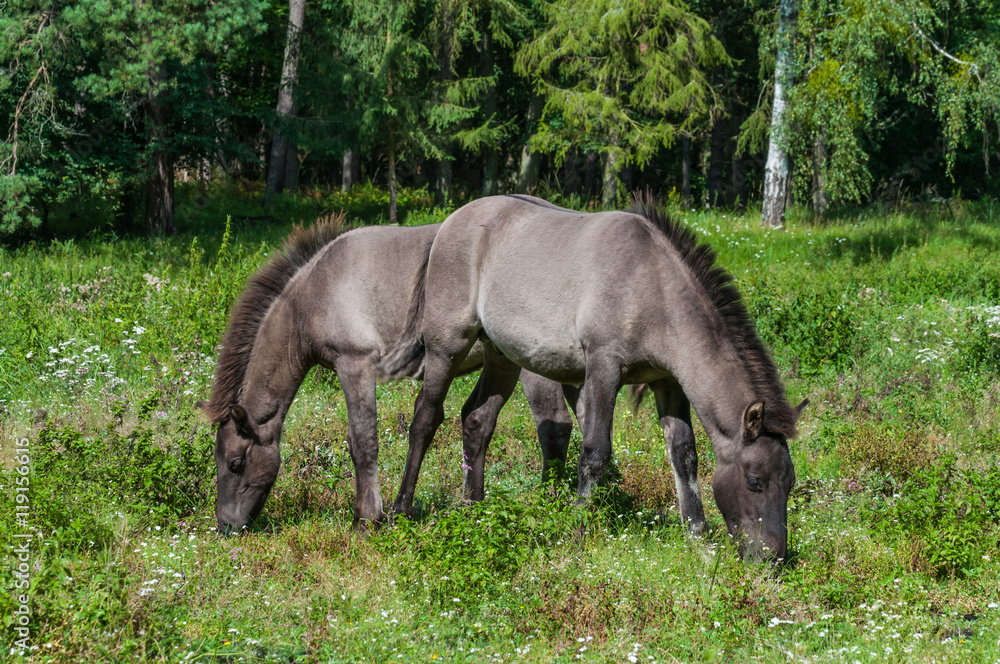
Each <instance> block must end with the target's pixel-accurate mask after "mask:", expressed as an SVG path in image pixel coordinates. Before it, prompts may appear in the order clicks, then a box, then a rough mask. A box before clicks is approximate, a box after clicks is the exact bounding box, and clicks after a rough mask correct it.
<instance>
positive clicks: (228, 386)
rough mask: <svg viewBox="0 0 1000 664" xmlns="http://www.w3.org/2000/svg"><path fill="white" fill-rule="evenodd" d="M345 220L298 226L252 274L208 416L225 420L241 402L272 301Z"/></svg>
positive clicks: (225, 342)
mask: <svg viewBox="0 0 1000 664" xmlns="http://www.w3.org/2000/svg"><path fill="white" fill-rule="evenodd" d="M342 224H343V215H336V216H331V217H326V218H323V219H320V220H318V221H316V223H314V224H313V225H312V226H310V227H308V228H301V227H297V228H295V230H293V231H292V234H291V235H289V236H288V238H287V239H286V240H285V243H284V244H283V245H282V247H281V249H280V250H278V252H277V253H276V254H275V255H274V256H273V257H272V258H271V260H270V261H268V262H267V264H266V265H264V267H262V268H260V269H259V270H257V273H256V274H254V275H253V276H252V277H250V280H249V281H248V282H247V286H246V288H245V289H244V291H243V294H242V295H241V296H240V299H239V300H238V301H237V302H236V304H235V305H234V306H233V311H232V313H231V314H230V316H229V325H228V327H227V328H226V333H225V335H224V336H223V339H222V351H221V352H220V353H219V361H218V363H217V364H216V368H215V381H214V383H213V384H212V398H211V399H210V400H209V402H208V404H207V405H205V407H204V413H205V415H206V417H208V419H209V420H210V421H212V422H223V421H225V420H226V419H227V418H228V417H229V407H230V406H231V405H233V404H235V403H237V401H238V399H239V392H240V388H241V387H242V386H243V379H244V378H245V377H246V369H247V364H248V363H249V361H250V353H251V351H252V350H253V347H254V342H255V341H256V339H257V333H258V332H259V331H260V326H261V323H263V322H264V317H265V316H266V315H267V312H268V310H270V308H271V305H272V304H274V301H275V300H276V299H277V298H278V296H279V295H281V293H282V292H284V290H285V286H287V285H288V282H289V281H291V279H292V277H294V276H295V274H296V273H297V272H298V271H299V270H301V269H302V267H303V266H305V265H306V263H308V262H309V261H310V260H311V259H312V258H313V257H314V256H315V255H316V254H317V253H319V251H320V250H321V249H323V247H325V246H326V245H328V244H330V243H331V242H332V241H333V240H335V239H336V238H337V237H339V236H340V235H341V226H342Z"/></svg>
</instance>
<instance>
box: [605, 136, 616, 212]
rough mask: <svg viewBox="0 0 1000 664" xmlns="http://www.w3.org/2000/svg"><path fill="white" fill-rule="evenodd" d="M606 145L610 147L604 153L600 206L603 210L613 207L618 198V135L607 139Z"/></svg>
mask: <svg viewBox="0 0 1000 664" xmlns="http://www.w3.org/2000/svg"><path fill="white" fill-rule="evenodd" d="M608 146H609V147H610V148H611V150H609V151H608V152H605V153H604V184H603V186H602V187H601V206H602V207H603V208H604V209H605V210H610V209H612V208H614V206H615V203H616V202H617V200H618V171H619V170H620V166H619V163H618V152H617V150H616V148H617V147H618V137H617V136H611V137H610V138H609V139H608Z"/></svg>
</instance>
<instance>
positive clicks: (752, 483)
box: [747, 477, 764, 491]
mask: <svg viewBox="0 0 1000 664" xmlns="http://www.w3.org/2000/svg"><path fill="white" fill-rule="evenodd" d="M747 486H748V487H750V490H751V491H763V490H764V488H763V487H762V486H761V484H760V479H758V478H756V477H748V478H747Z"/></svg>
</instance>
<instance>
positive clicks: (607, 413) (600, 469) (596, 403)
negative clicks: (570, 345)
mask: <svg viewBox="0 0 1000 664" xmlns="http://www.w3.org/2000/svg"><path fill="white" fill-rule="evenodd" d="M620 387H621V369H620V368H619V366H618V363H617V362H616V361H614V360H613V359H611V358H594V357H588V358H587V379H586V382H585V383H584V384H583V389H582V390H581V391H580V398H579V400H578V402H577V407H578V408H579V406H580V405H582V406H583V409H584V412H585V413H586V415H585V417H584V423H583V443H582V444H581V445H580V464H579V470H578V473H579V485H578V487H577V495H578V496H579V498H580V499H581V500H583V499H586V498H589V497H590V494H591V493H592V492H593V490H594V487H595V486H596V485H597V483H598V482H600V481H601V480H602V479H603V478H604V472H605V470H607V467H608V463H609V462H610V461H611V424H612V420H613V418H614V413H615V397H616V396H617V395H618V389H619V388H620ZM578 412H579V411H578Z"/></svg>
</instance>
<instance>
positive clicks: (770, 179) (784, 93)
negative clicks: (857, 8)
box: [761, 0, 798, 228]
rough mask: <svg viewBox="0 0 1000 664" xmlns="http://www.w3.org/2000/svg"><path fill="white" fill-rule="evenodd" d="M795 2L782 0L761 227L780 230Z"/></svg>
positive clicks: (786, 169) (786, 174) (787, 178)
mask: <svg viewBox="0 0 1000 664" xmlns="http://www.w3.org/2000/svg"><path fill="white" fill-rule="evenodd" d="M797 11H798V8H797V6H796V0H781V7H780V9H779V14H778V54H777V58H776V60H775V65H774V103H773V104H772V106H771V136H770V140H769V141H768V145H767V162H766V163H765V166H764V210H763V214H762V217H761V223H762V224H763V225H764V226H771V227H774V228H780V227H781V226H782V225H783V224H784V223H785V203H786V201H787V200H788V187H789V181H790V179H791V177H790V176H791V174H790V173H789V170H790V169H789V160H788V142H789V138H790V136H789V134H790V133H791V131H790V125H791V114H790V113H789V110H788V92H789V90H790V89H791V86H792V36H793V32H794V30H795V16H796V14H797Z"/></svg>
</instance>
